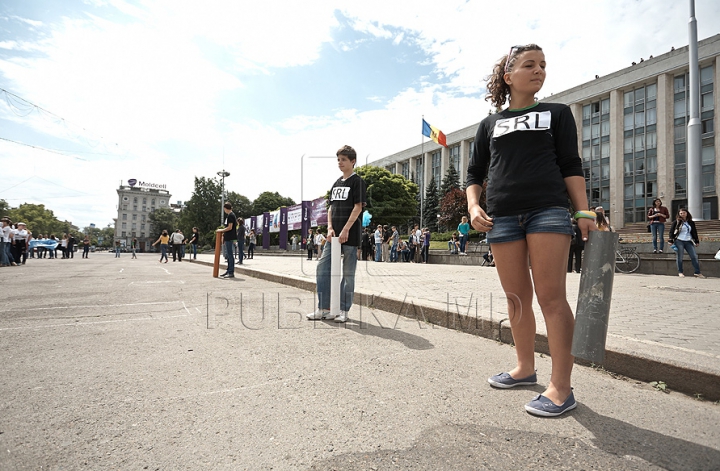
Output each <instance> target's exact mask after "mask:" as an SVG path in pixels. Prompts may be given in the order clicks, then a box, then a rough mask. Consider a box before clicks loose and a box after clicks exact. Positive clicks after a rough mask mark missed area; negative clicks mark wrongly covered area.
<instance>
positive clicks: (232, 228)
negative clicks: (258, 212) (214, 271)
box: [217, 203, 237, 278]
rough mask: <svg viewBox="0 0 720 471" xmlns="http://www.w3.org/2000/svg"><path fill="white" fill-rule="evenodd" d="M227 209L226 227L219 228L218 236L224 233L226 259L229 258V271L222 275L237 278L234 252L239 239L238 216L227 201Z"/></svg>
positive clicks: (224, 208)
mask: <svg viewBox="0 0 720 471" xmlns="http://www.w3.org/2000/svg"><path fill="white" fill-rule="evenodd" d="M223 211H225V215H226V216H225V229H218V230H217V236H218V237H220V234H222V235H223V239H224V241H225V259H226V260H227V271H226V272H225V273H223V274H222V275H220V276H221V277H222V278H235V255H234V254H233V245H234V244H235V241H236V240H237V218H236V217H235V213H233V212H232V205H231V204H230V203H225V205H224V206H223Z"/></svg>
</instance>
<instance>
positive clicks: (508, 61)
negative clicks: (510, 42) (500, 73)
mask: <svg viewBox="0 0 720 471" xmlns="http://www.w3.org/2000/svg"><path fill="white" fill-rule="evenodd" d="M525 47H526V46H512V47H511V48H510V52H508V55H507V59H505V73H506V74H507V73H508V69H509V68H510V58H511V57H512V56H513V53H515V52H517V51H519V50H521V49H523V48H525Z"/></svg>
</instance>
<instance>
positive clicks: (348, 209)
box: [307, 146, 366, 322]
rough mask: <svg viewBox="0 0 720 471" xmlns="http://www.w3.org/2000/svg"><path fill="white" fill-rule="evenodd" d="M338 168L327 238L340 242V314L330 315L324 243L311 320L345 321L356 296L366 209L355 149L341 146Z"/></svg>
mask: <svg viewBox="0 0 720 471" xmlns="http://www.w3.org/2000/svg"><path fill="white" fill-rule="evenodd" d="M336 155H337V162H338V168H339V169H340V171H341V172H342V176H341V177H340V178H338V179H337V181H335V183H334V184H333V186H332V188H331V189H330V198H329V203H330V207H328V227H327V230H328V232H327V239H328V242H330V241H332V239H333V237H337V238H339V239H340V244H341V245H340V250H341V251H342V260H343V262H342V280H341V281H340V314H339V315H338V316H335V315H334V314H333V313H331V312H330V260H331V257H332V255H331V253H332V244H331V243H328V244H326V247H325V249H324V250H323V251H322V256H321V257H320V260H319V261H318V265H317V269H316V280H317V295H318V307H317V309H316V310H315V311H314V312H312V313H310V314H308V315H307V318H308V319H310V320H320V319H334V320H335V322H346V321H347V319H348V314H349V311H350V308H351V307H352V303H353V297H354V295H355V267H356V266H357V248H358V246H359V245H360V239H361V236H360V231H361V230H362V224H361V220H360V215H361V213H362V209H363V206H365V190H366V189H365V182H364V181H363V179H362V178H360V176H359V175H358V174H357V173H355V163H356V162H357V154H356V152H355V149H353V148H352V147H350V146H344V147H342V148H341V149H340V150H338V151H337V153H336Z"/></svg>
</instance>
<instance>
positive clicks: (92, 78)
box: [0, 0, 720, 228]
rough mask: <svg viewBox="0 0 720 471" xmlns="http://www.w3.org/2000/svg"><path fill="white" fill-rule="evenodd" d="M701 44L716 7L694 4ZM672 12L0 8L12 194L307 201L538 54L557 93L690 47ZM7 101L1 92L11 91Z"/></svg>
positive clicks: (56, 198) (165, 0)
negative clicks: (199, 188) (349, 151)
mask: <svg viewBox="0 0 720 471" xmlns="http://www.w3.org/2000/svg"><path fill="white" fill-rule="evenodd" d="M695 10H696V16H697V19H698V37H699V39H703V38H707V37H710V36H713V35H715V34H718V33H720V2H718V1H717V0H696V2H695ZM688 17H689V6H688V2H685V1H679V0H603V1H593V2H590V1H585V0H545V1H542V2H538V1H524V0H516V1H513V2H506V3H497V2H489V1H481V0H470V1H460V0H443V1H442V2H438V1H426V0H412V1H407V0H396V1H382V2H381V1H376V0H365V1H363V2H358V1H324V0H304V1H302V2H299V1H291V0H278V1H269V0H268V1H247V0H226V1H221V0H215V1H213V0H208V1H206V2H197V1H189V0H63V1H62V2H59V1H57V2H56V1H53V2H48V1H45V0H3V1H2V2H0V89H2V90H0V175H2V176H3V179H2V180H3V184H2V185H0V199H4V200H5V201H7V202H8V203H9V204H10V206H12V207H17V206H19V205H20V204H23V203H34V204H44V205H45V206H46V207H47V208H49V209H52V210H53V211H54V213H55V215H56V216H57V217H58V218H59V219H60V220H68V221H71V222H72V223H73V224H74V225H76V226H78V227H80V228H83V227H85V226H87V225H89V224H91V223H92V224H96V225H97V226H99V227H104V226H106V225H107V224H111V223H112V222H113V218H115V217H117V204H118V196H117V193H116V189H117V188H118V186H119V185H120V184H121V183H122V184H127V181H128V180H129V179H132V178H134V179H137V180H139V181H144V182H151V183H156V184H165V185H167V189H168V191H170V193H171V194H172V198H171V201H173V202H177V201H186V200H188V199H189V198H190V196H191V194H192V191H193V187H194V178H195V177H215V176H216V175H217V173H218V172H220V171H221V170H223V169H225V170H226V171H228V172H230V176H229V177H227V178H226V180H225V184H226V189H227V190H228V191H235V192H237V193H240V194H241V195H244V196H246V197H248V198H250V199H251V200H253V199H255V198H256V197H257V196H258V195H259V194H260V193H262V192H264V191H271V192H278V193H280V194H281V195H282V196H286V197H290V198H293V199H294V200H295V201H296V202H299V201H301V200H309V199H314V198H317V197H318V196H322V195H324V194H325V192H326V191H327V190H328V189H329V187H330V186H331V185H332V183H333V182H334V181H335V179H337V178H338V177H339V176H340V173H339V171H338V169H337V165H336V161H335V158H334V155H335V152H336V151H337V150H338V149H339V148H340V147H342V146H343V145H345V144H348V145H351V146H353V147H354V148H355V149H356V150H357V152H358V164H363V163H366V162H372V161H374V160H377V159H380V158H382V157H385V156H387V155H391V154H394V153H396V152H400V151H402V150H405V149H407V148H409V147H412V146H414V145H417V144H420V142H421V139H422V135H421V120H422V117H423V116H424V117H425V119H426V120H427V121H428V122H429V123H430V124H431V125H433V126H435V127H437V128H439V129H440V130H442V131H443V132H444V133H445V134H448V133H450V132H453V131H455V130H458V129H461V128H464V127H466V126H470V125H472V124H475V123H478V122H479V121H480V120H481V119H482V118H483V117H484V116H486V115H487V114H488V111H489V109H490V107H489V105H488V103H487V102H486V101H485V100H484V97H485V81H484V78H485V77H486V76H487V75H488V74H489V72H490V71H491V69H492V66H493V64H494V63H495V62H496V61H497V60H498V59H499V58H500V57H501V56H503V55H504V54H506V53H507V51H508V50H509V49H510V47H511V46H513V45H516V44H527V43H537V44H539V45H540V46H541V47H542V48H543V50H544V52H545V56H546V60H547V74H548V75H547V79H546V81H545V85H544V87H543V89H542V90H541V92H540V93H539V97H540V98H542V97H546V96H549V95H550V94H551V93H556V92H560V91H563V90H566V89H568V88H571V87H574V86H577V85H580V84H582V83H585V82H588V81H591V80H592V79H593V78H594V77H595V75H601V76H602V75H606V74H609V73H612V72H615V71H617V70H620V69H622V68H625V67H628V66H630V64H631V63H632V62H633V61H636V62H639V60H640V58H647V57H649V56H650V55H660V54H663V53H665V52H668V51H669V50H670V48H671V47H676V48H678V47H683V46H685V45H687V43H688V27H687V24H688ZM3 90H4V91H3Z"/></svg>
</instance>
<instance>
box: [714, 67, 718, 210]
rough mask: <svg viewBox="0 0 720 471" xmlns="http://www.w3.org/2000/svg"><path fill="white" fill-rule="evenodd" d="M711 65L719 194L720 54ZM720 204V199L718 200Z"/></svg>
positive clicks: (716, 177) (716, 172)
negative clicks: (713, 73)
mask: <svg viewBox="0 0 720 471" xmlns="http://www.w3.org/2000/svg"><path fill="white" fill-rule="evenodd" d="M713 67H714V68H715V69H714V70H713V72H715V75H714V76H713V98H714V100H715V104H714V106H715V109H714V110H713V113H714V117H715V119H714V122H715V124H714V128H713V131H714V134H715V145H714V146H713V147H714V148H715V194H716V195H720V165H718V164H720V161H719V159H718V155H720V151H718V148H720V142H719V140H718V138H717V136H719V135H720V123H718V120H719V118H720V56H717V57H716V58H715V64H713ZM718 203H719V206H720V201H718ZM718 213H720V208H718Z"/></svg>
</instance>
